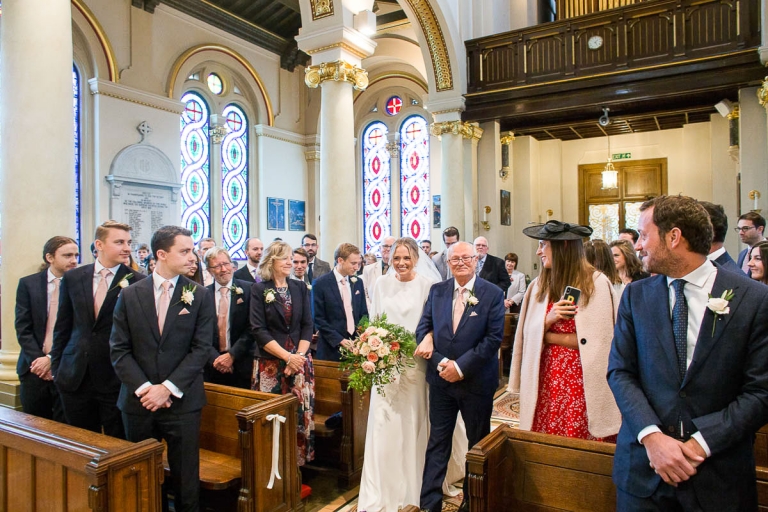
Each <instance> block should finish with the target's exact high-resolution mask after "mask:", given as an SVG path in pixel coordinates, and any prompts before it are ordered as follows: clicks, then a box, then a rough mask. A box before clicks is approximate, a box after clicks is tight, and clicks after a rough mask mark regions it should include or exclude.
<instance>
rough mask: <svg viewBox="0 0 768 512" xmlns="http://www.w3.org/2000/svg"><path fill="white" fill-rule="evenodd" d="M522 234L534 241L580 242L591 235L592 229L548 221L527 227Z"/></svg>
mask: <svg viewBox="0 0 768 512" xmlns="http://www.w3.org/2000/svg"><path fill="white" fill-rule="evenodd" d="M523 234H524V235H526V236H529V237H531V238H535V239H536V240H581V239H582V238H589V237H590V236H591V235H592V228H591V227H589V226H582V225H580V224H566V223H565V222H560V221H559V220H550V221H547V223H546V224H537V225H535V226H530V227H527V228H525V229H524V230H523Z"/></svg>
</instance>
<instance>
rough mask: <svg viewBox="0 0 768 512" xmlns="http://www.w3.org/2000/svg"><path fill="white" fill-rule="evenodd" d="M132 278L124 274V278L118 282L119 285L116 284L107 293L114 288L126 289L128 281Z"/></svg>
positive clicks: (130, 275)
mask: <svg viewBox="0 0 768 512" xmlns="http://www.w3.org/2000/svg"><path fill="white" fill-rule="evenodd" d="M132 277H133V274H132V273H131V274H126V275H125V277H124V278H122V279H121V280H120V282H119V283H117V284H116V285H115V286H113V287H112V288H110V289H109V291H112V290H114V289H115V288H128V287H129V286H130V285H131V283H129V282H128V280H129V279H131V278H132Z"/></svg>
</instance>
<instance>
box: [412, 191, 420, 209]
mask: <svg viewBox="0 0 768 512" xmlns="http://www.w3.org/2000/svg"><path fill="white" fill-rule="evenodd" d="M419 197H421V193H420V192H419V188H418V187H413V188H412V189H411V202H413V204H414V205H416V204H419Z"/></svg>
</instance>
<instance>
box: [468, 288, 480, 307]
mask: <svg viewBox="0 0 768 512" xmlns="http://www.w3.org/2000/svg"><path fill="white" fill-rule="evenodd" d="M479 302H480V300H479V299H478V298H477V297H476V296H475V291H474V290H469V297H467V305H468V306H477V304H478V303H479Z"/></svg>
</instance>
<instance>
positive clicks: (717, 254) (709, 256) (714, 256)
mask: <svg viewBox="0 0 768 512" xmlns="http://www.w3.org/2000/svg"><path fill="white" fill-rule="evenodd" d="M723 254H725V247H724V246H723V247H721V248H719V249H718V250H716V251H715V252H713V253H709V254H707V259H708V260H709V261H715V260H716V259H717V258H719V257H720V256H722V255H723Z"/></svg>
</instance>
